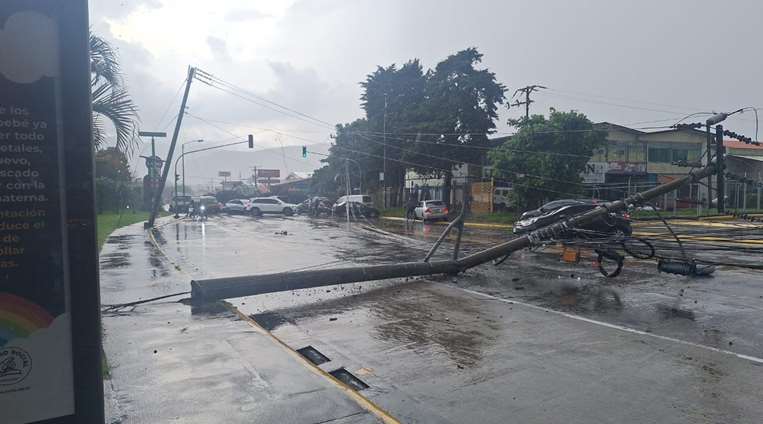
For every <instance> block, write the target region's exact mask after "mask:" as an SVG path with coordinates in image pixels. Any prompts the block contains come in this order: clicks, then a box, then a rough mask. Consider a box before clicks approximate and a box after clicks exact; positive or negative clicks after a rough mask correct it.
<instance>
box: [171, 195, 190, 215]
mask: <svg viewBox="0 0 763 424" xmlns="http://www.w3.org/2000/svg"><path fill="white" fill-rule="evenodd" d="M191 201H192V198H191V196H175V197H173V198H172V202H171V203H170V212H172V213H188V207H189V206H191Z"/></svg>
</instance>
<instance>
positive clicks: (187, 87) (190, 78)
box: [146, 67, 196, 228]
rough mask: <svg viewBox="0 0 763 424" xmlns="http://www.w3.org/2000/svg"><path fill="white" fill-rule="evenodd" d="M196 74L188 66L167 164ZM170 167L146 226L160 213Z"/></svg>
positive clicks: (167, 162)
mask: <svg viewBox="0 0 763 424" xmlns="http://www.w3.org/2000/svg"><path fill="white" fill-rule="evenodd" d="M195 74H196V68H193V67H189V68H188V78H187V79H186V82H185V91H184V92H183V101H181V102H180V112H178V117H177V121H176V122H175V132H174V133H172V143H170V150H169V151H168V152H167V159H166V160H165V163H166V164H168V165H169V164H171V163H172V154H173V153H175V144H177V141H178V135H179V134H180V125H181V124H182V123H183V116H185V105H186V103H187V102H188V92H189V91H190V90H191V82H193V77H194V75H195ZM169 170H170V167H169V166H165V167H164V170H163V171H162V179H161V182H160V183H159V191H158V192H157V193H155V196H154V206H153V207H152V208H151V216H150V217H149V218H148V222H147V223H146V227H148V228H152V227H153V226H154V222H155V221H156V215H157V214H158V213H159V206H160V204H161V202H162V192H163V191H164V184H165V183H166V182H167V173H169Z"/></svg>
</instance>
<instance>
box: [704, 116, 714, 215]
mask: <svg viewBox="0 0 763 424" xmlns="http://www.w3.org/2000/svg"><path fill="white" fill-rule="evenodd" d="M705 135H706V136H707V153H706V154H705V156H707V161H706V162H705V163H706V164H707V165H710V162H711V161H712V157H713V156H712V153H711V152H712V151H713V135H712V134H711V133H710V124H705ZM712 207H713V176H712V175H708V176H707V209H708V210H709V209H710V208H712Z"/></svg>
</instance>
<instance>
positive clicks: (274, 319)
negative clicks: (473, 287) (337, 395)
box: [249, 312, 288, 331]
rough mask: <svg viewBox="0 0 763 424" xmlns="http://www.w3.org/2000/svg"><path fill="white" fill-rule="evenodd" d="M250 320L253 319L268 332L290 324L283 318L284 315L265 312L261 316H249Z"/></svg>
mask: <svg viewBox="0 0 763 424" xmlns="http://www.w3.org/2000/svg"><path fill="white" fill-rule="evenodd" d="M249 318H252V319H253V320H255V321H257V324H260V325H261V326H262V328H264V329H266V330H268V331H273V330H275V329H276V328H278V327H280V326H281V325H283V324H286V323H287V322H288V321H287V320H286V318H284V317H283V315H281V314H279V313H277V312H263V313H261V314H252V315H249Z"/></svg>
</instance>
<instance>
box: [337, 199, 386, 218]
mask: <svg viewBox="0 0 763 424" xmlns="http://www.w3.org/2000/svg"><path fill="white" fill-rule="evenodd" d="M332 213H333V214H334V216H340V217H343V216H347V206H346V204H345V201H342V202H341V203H339V202H337V203H334V206H333V207H332ZM350 217H351V218H378V217H379V210H378V209H376V208H374V207H372V206H368V205H366V204H365V203H360V202H352V201H351V202H350Z"/></svg>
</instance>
